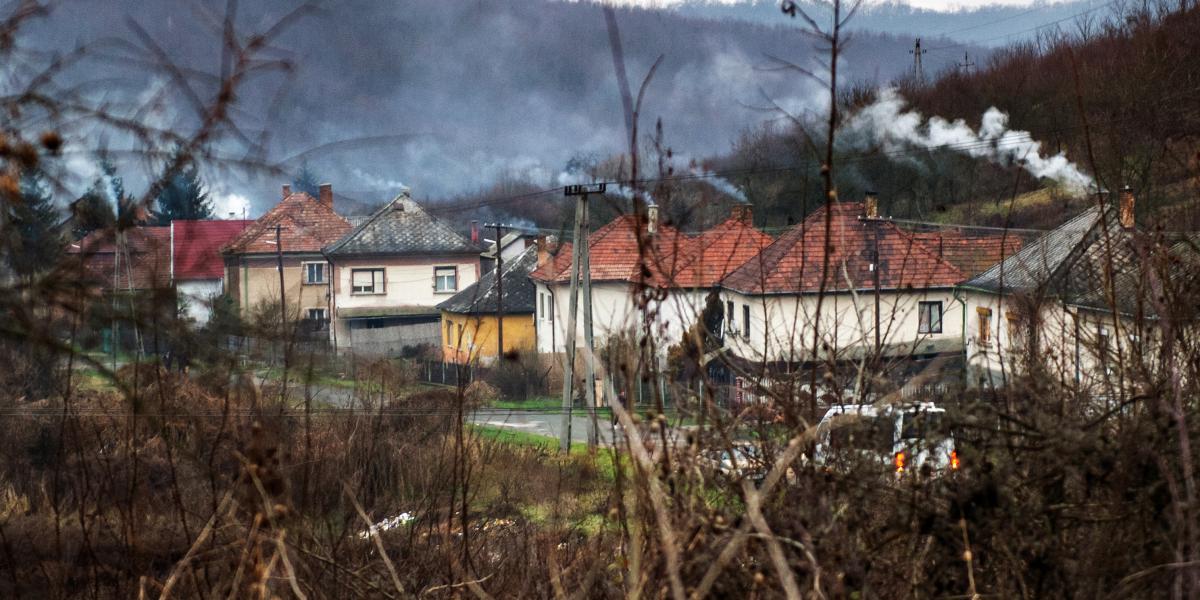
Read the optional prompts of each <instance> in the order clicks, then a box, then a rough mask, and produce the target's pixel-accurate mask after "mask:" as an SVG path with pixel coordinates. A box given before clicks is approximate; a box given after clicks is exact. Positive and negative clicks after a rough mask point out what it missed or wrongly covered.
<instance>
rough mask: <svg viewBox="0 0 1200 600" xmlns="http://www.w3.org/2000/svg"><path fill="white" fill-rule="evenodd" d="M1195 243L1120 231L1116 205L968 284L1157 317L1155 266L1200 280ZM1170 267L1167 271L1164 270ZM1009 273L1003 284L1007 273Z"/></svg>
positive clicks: (1175, 276) (1087, 215)
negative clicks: (1153, 296) (1001, 277)
mask: <svg viewBox="0 0 1200 600" xmlns="http://www.w3.org/2000/svg"><path fill="white" fill-rule="evenodd" d="M1196 248H1197V247H1196V246H1195V245H1194V244H1191V243H1190V239H1189V238H1187V237H1185V238H1184V239H1183V240H1176V241H1171V240H1168V239H1166V237H1163V236H1156V235H1150V234H1146V233H1143V232H1140V231H1138V230H1137V229H1125V228H1124V227H1122V226H1121V224H1120V221H1119V219H1118V217H1117V211H1116V210H1115V208H1112V209H1110V210H1109V211H1107V212H1106V213H1105V214H1103V215H1102V213H1101V211H1100V208H1099V207H1096V208H1091V209H1089V210H1087V211H1085V212H1084V213H1082V214H1081V215H1079V216H1078V217H1075V218H1074V219H1072V220H1070V221H1068V222H1067V223H1065V224H1063V225H1062V226H1060V227H1059V228H1057V229H1055V230H1053V231H1050V232H1048V233H1047V234H1046V235H1044V236H1043V237H1042V238H1041V239H1040V240H1038V241H1036V242H1034V243H1032V244H1030V245H1028V246H1026V247H1025V248H1024V249H1022V250H1021V251H1020V252H1018V253H1017V254H1014V255H1013V256H1011V257H1009V258H1008V259H1005V260H1004V261H1002V262H1001V263H1000V264H998V265H996V266H995V267H992V268H991V269H989V270H988V271H986V272H984V273H983V274H981V275H980V276H978V277H976V278H974V279H972V280H970V281H968V282H966V283H965V284H963V286H964V287H968V288H972V289H980V290H987V291H992V292H997V293H1006V294H1007V293H1024V294H1029V293H1035V294H1039V295H1045V296H1048V297H1054V298H1057V299H1059V300H1061V301H1062V302H1065V303H1067V304H1069V305H1072V306H1078V307H1083V308H1088V309H1092V310H1099V311H1104V312H1108V311H1112V310H1116V311H1117V312H1120V313H1124V314H1128V315H1143V316H1148V317H1153V316H1156V315H1157V314H1158V312H1159V310H1158V309H1156V306H1161V302H1160V301H1159V300H1156V299H1153V298H1151V297H1150V296H1149V294H1150V293H1151V292H1152V289H1153V288H1154V286H1153V285H1152V280H1153V279H1154V277H1153V275H1154V273H1153V271H1154V269H1160V271H1159V275H1165V276H1166V277H1167V278H1169V279H1170V280H1172V281H1174V282H1175V283H1177V284H1179V283H1182V284H1185V285H1186V284H1188V283H1189V282H1193V281H1200V254H1198V253H1197V252H1196ZM1164 265H1165V269H1163V266H1164ZM1001 271H1003V278H1004V279H1003V281H1004V284H1003V286H1001V285H1000V274H1001Z"/></svg>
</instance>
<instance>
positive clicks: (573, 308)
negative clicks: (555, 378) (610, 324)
mask: <svg viewBox="0 0 1200 600" xmlns="http://www.w3.org/2000/svg"><path fill="white" fill-rule="evenodd" d="M604 189H605V185H604V184H603V183H592V184H587V185H569V186H567V187H565V188H563V195H564V196H575V197H576V198H577V200H576V201H575V232H574V238H573V240H572V243H571V291H570V294H571V297H570V298H569V299H568V301H567V305H568V310H569V311H570V314H569V315H567V340H566V343H567V347H566V364H565V365H564V369H563V399H562V427H561V428H560V433H559V450H560V451H562V452H568V451H569V450H570V449H571V410H572V408H573V405H574V392H575V334H576V331H575V329H576V316H577V314H578V312H579V275H580V270H581V269H583V268H588V267H590V264H588V263H589V260H588V258H587V253H588V240H587V236H586V233H585V228H586V219H587V196H588V194H603V193H604ZM589 270H590V269H589ZM590 281H591V274H590V273H588V276H587V278H586V280H585V282H586V285H587V289H586V290H585V293H586V299H585V304H586V307H585V308H584V311H585V313H586V314H585V316H584V321H585V325H588V326H589V327H588V331H587V333H586V334H585V339H586V340H587V341H588V342H589V347H588V349H589V350H590V351H594V348H592V347H591V344H590V342H591V341H592V340H591V338H592V336H591V331H590V330H591V327H590V325H591V311H592V309H591V302H592V297H591V294H590V292H591V283H590ZM588 358H589V364H588V374H589V381H588V383H591V379H592V378H594V377H595V371H594V368H595V367H594V365H592V364H591V360H590V359H591V358H592V356H591V355H590V354H589V357H588ZM589 387H591V388H592V391H591V392H590V394H589V396H590V397H592V398H593V399H594V398H595V386H594V385H592V386H589ZM591 404H592V406H590V407H589V412H590V413H591V414H593V416H594V414H595V402H594V401H593V402H592V403H591ZM593 421H594V419H593ZM592 429H595V428H594V427H593V428H592ZM590 437H591V433H589V439H590Z"/></svg>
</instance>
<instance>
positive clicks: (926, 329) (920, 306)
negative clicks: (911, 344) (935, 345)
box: [917, 300, 946, 333]
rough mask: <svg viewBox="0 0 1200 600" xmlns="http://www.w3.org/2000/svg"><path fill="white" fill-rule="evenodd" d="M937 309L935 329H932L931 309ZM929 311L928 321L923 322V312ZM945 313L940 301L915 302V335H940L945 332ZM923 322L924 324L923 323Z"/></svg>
mask: <svg viewBox="0 0 1200 600" xmlns="http://www.w3.org/2000/svg"><path fill="white" fill-rule="evenodd" d="M934 307H937V328H936V329H935V328H934V327H933V312H932V309H933V308H934ZM926 309H929V310H930V313H929V320H928V321H924V316H925V310H926ZM945 316H946V313H945V311H944V310H943V307H942V301H941V300H921V301H919V302H917V333H942V332H943V331H944V330H945V326H946V325H945ZM923 321H924V322H923Z"/></svg>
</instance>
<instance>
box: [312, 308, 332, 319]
mask: <svg viewBox="0 0 1200 600" xmlns="http://www.w3.org/2000/svg"><path fill="white" fill-rule="evenodd" d="M314 312H316V313H318V314H319V315H320V316H319V317H317V318H313V313H314ZM307 315H308V320H309V321H321V322H325V321H328V320H329V318H328V313H327V312H326V310H325V309H324V308H310V309H308V313H307Z"/></svg>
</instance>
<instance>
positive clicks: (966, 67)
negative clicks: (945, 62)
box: [958, 52, 975, 75]
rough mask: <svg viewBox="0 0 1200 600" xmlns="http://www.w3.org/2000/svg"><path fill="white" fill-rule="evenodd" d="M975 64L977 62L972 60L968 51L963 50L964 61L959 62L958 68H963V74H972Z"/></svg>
mask: <svg viewBox="0 0 1200 600" xmlns="http://www.w3.org/2000/svg"><path fill="white" fill-rule="evenodd" d="M974 66H975V63H973V62H971V55H970V54H968V53H966V52H963V61H962V62H960V63H958V68H960V69H962V70H963V75H970V74H971V67H974Z"/></svg>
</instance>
